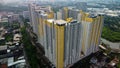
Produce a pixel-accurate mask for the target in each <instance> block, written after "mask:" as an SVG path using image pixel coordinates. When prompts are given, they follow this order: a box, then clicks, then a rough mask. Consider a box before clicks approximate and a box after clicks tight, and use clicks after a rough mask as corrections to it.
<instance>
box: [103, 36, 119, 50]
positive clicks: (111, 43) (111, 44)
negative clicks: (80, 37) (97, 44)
mask: <svg viewBox="0 0 120 68" xmlns="http://www.w3.org/2000/svg"><path fill="white" fill-rule="evenodd" d="M101 40H102V42H103V43H105V44H108V45H110V47H111V48H112V49H120V42H118V43H113V42H110V41H108V40H106V39H104V38H101Z"/></svg>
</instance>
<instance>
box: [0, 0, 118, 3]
mask: <svg viewBox="0 0 120 68" xmlns="http://www.w3.org/2000/svg"><path fill="white" fill-rule="evenodd" d="M24 1H35V0H0V2H1V3H2V2H4V3H13V2H24ZM39 1H40V0H39ZM41 1H50V0H41ZM54 1H60V0H54ZM62 1H63V0H62ZM68 1H69V0H68ZM74 1H76V0H74ZM81 1H94V0H81ZM95 1H96V0H95ZM98 1H101V0H98ZM102 1H104V0H102ZM105 1H106V0H105ZM108 1H110V0H108ZM111 1H112V0H111ZM113 1H114V0H113ZM116 1H117V0H116ZM118 1H119V0H118Z"/></svg>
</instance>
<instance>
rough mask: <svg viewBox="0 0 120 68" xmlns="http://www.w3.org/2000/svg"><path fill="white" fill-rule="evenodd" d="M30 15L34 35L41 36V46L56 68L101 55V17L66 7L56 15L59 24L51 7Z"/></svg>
mask: <svg viewBox="0 0 120 68" xmlns="http://www.w3.org/2000/svg"><path fill="white" fill-rule="evenodd" d="M30 8H32V7H30ZM46 8H47V9H46ZM30 13H31V22H32V23H33V24H32V25H31V26H32V27H33V31H35V32H38V34H37V35H38V42H39V43H40V44H41V45H43V47H44V49H45V56H46V57H47V58H48V59H49V60H50V61H51V62H52V63H53V64H54V65H55V66H56V68H64V67H67V66H68V65H71V64H74V63H76V62H77V61H79V60H80V59H82V58H84V57H86V56H88V55H90V54H91V53H94V52H96V51H98V45H99V44H100V37H101V31H102V25H103V16H102V15H91V14H88V13H85V12H83V11H80V10H76V9H69V8H67V7H66V8H63V9H62V10H60V11H59V12H58V13H57V20H56V19H54V16H55V15H54V12H53V11H52V10H51V8H50V7H40V6H39V8H38V7H37V9H35V8H34V11H31V10H30ZM35 13H37V14H35ZM32 18H33V19H32Z"/></svg>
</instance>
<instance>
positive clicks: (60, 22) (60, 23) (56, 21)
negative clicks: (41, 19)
mask: <svg viewBox="0 0 120 68" xmlns="http://www.w3.org/2000/svg"><path fill="white" fill-rule="evenodd" d="M54 22H55V23H56V24H58V25H63V24H66V23H67V22H66V21H65V20H55V21H54Z"/></svg>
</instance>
